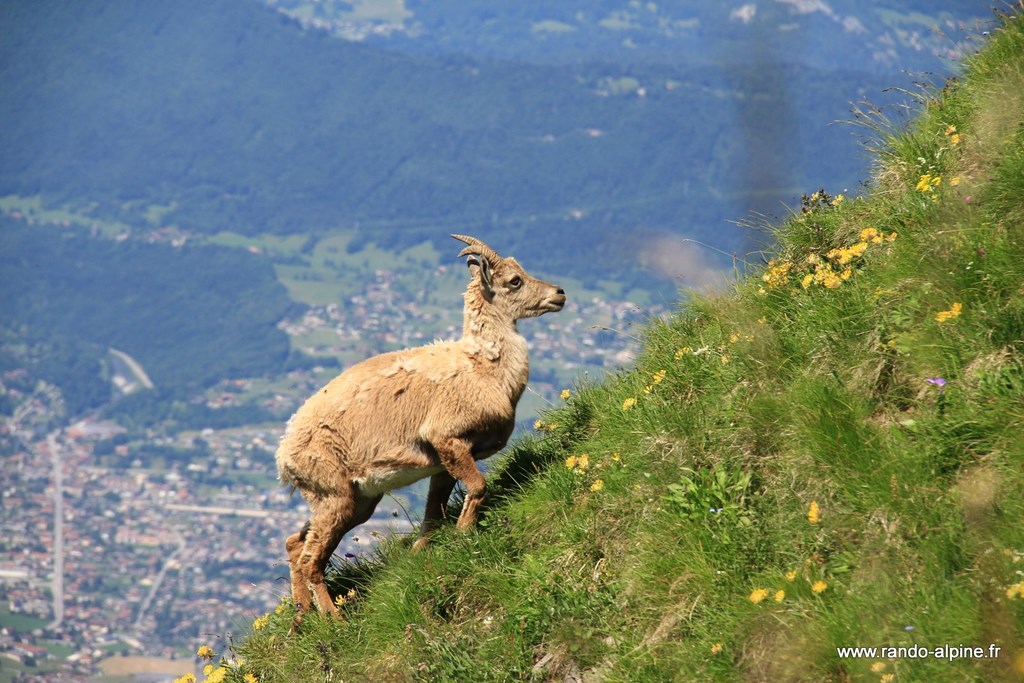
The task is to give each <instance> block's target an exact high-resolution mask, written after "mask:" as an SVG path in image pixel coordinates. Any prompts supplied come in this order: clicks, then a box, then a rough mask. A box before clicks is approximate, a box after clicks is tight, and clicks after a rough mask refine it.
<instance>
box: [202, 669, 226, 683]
mask: <svg viewBox="0 0 1024 683" xmlns="http://www.w3.org/2000/svg"><path fill="white" fill-rule="evenodd" d="M227 675H228V670H227V669H226V668H225V667H223V666H219V667H217V668H216V669H215V670H213V671H211V672H210V673H208V674H206V680H205V681H204V683H223V681H224V678H225V677H226V676H227Z"/></svg>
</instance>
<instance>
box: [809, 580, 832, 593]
mask: <svg viewBox="0 0 1024 683" xmlns="http://www.w3.org/2000/svg"><path fill="white" fill-rule="evenodd" d="M827 589H828V583H826V582H824V581H815V582H814V583H812V584H811V592H812V593H814V594H815V595H818V594H820V593H824V592H825V591H826V590H827Z"/></svg>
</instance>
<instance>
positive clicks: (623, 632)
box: [220, 13, 1024, 682]
mask: <svg viewBox="0 0 1024 683" xmlns="http://www.w3.org/2000/svg"><path fill="white" fill-rule="evenodd" d="M877 125H878V131H879V136H880V138H881V140H880V145H879V151H878V161H877V173H876V175H875V178H874V179H873V184H872V187H871V190H870V191H869V192H868V193H867V194H866V195H865V196H864V197H862V198H845V199H844V200H841V201H837V199H836V198H835V197H830V196H828V195H826V194H817V195H816V196H812V197H808V198H807V201H806V204H805V207H804V208H805V210H804V211H802V212H800V213H798V214H795V215H794V216H793V217H792V218H791V220H789V221H788V222H787V223H785V224H784V225H782V226H779V227H778V228H777V230H776V233H777V244H778V253H777V256H776V258H775V259H774V260H773V261H772V262H771V263H770V264H769V265H768V266H767V267H766V268H765V269H764V271H763V272H757V273H753V274H751V275H750V276H749V277H747V278H745V279H741V280H740V281H738V282H736V283H735V285H734V287H733V288H732V290H731V291H729V292H727V293H724V294H719V295H714V296H704V297H695V298H692V299H690V300H689V301H688V303H687V304H686V305H685V306H683V307H681V308H680V310H679V311H678V312H677V314H676V315H674V316H673V317H672V318H671V319H670V320H667V321H663V322H656V323H653V324H651V325H650V326H649V327H648V329H647V330H646V335H645V346H644V351H643V353H642V355H641V357H640V358H639V359H638V361H637V364H636V367H635V369H633V370H629V371H626V370H624V371H622V372H620V373H619V374H618V375H616V376H614V377H609V378H607V379H605V380H604V381H602V382H600V383H594V384H587V385H580V386H577V387H575V388H574V390H573V392H572V396H571V397H570V398H568V399H567V400H566V401H565V402H564V405H562V406H560V407H558V408H556V409H553V410H551V411H549V412H548V413H546V414H545V415H544V417H543V419H542V421H543V424H542V425H541V429H540V430H539V431H538V433H537V435H536V436H535V437H527V438H523V439H520V440H519V441H517V442H516V443H515V444H514V445H513V446H512V447H511V448H510V449H509V451H508V452H507V453H506V454H505V455H504V456H503V457H502V459H501V461H500V463H499V465H498V466H497V467H496V468H495V472H494V474H493V475H492V476H491V479H490V489H489V491H490V494H489V495H490V497H489V501H488V506H487V508H486V511H485V515H484V518H483V521H482V524H481V528H480V529H479V531H477V532H474V533H471V534H461V533H458V532H457V531H455V530H453V529H452V528H450V527H447V528H444V529H442V530H441V531H440V532H439V533H438V535H437V538H436V542H435V543H434V544H433V546H432V547H431V548H430V549H429V550H428V551H426V552H423V553H412V552H410V551H409V549H408V548H407V547H406V546H405V545H403V544H402V543H401V542H397V541H396V542H392V543H390V544H389V545H387V546H385V547H384V548H383V549H382V550H381V551H380V553H379V556H378V557H377V558H375V559H374V560H372V561H368V562H364V563H362V564H359V565H344V566H341V567H338V568H337V569H336V571H335V572H334V573H333V574H332V575H331V577H330V580H331V581H332V586H333V589H334V590H335V591H336V593H337V594H345V593H347V591H349V589H354V590H355V594H354V598H352V599H349V600H348V601H347V602H346V604H345V607H344V612H345V614H346V617H347V621H344V622H340V621H332V620H330V619H323V618H320V617H319V616H317V615H315V614H314V615H310V616H309V617H308V618H307V619H306V620H305V621H304V622H303V624H302V625H301V627H300V628H299V629H298V630H297V631H295V632H292V631H291V630H290V626H291V623H292V618H293V610H292V608H291V607H290V605H289V603H288V601H286V602H285V603H284V604H283V605H282V607H281V608H280V609H279V611H278V612H276V613H274V614H271V615H270V616H269V621H268V623H267V624H266V625H263V626H262V627H261V628H259V629H257V630H254V631H253V632H252V633H251V634H250V635H249V636H248V637H247V638H245V639H244V640H241V641H238V642H234V643H229V647H226V648H225V647H221V648H220V649H221V650H222V651H223V652H222V653H223V654H226V655H231V654H237V655H240V656H242V657H243V658H244V662H245V663H244V664H243V665H242V666H241V667H231V670H230V673H229V675H228V680H242V676H243V674H245V673H251V674H254V675H255V676H257V677H258V680H260V681H265V682H270V681H290V680H310V681H319V680H353V681H356V680H377V681H408V680H422V681H531V680H536V681H548V680H563V679H564V678H566V677H567V676H569V677H572V676H577V677H578V676H582V677H583V679H584V680H600V681H630V682H635V681H668V680H710V681H734V680H758V681H760V680H772V681H774V680H780V681H782V680H785V681H804V680H806V681H883V680H894V681H917V680H936V681H1004V680H1005V681H1010V680H1021V678H1022V677H1024V596H1022V595H1021V593H1020V592H1019V590H1015V588H1014V587H1021V583H1020V582H1021V581H1022V579H1024V524H1022V523H1021V520H1022V519H1024V439H1022V437H1024V428H1022V425H1024V341H1022V340H1024V277H1022V276H1024V19H1022V18H1021V16H1020V14H1019V13H1018V14H1017V15H1016V16H1014V17H1012V18H1007V19H1006V21H1005V24H1004V26H1003V27H1002V28H1001V29H1000V30H999V31H997V32H995V33H994V34H993V36H992V38H991V39H990V41H989V43H988V45H987V46H986V47H985V48H984V49H983V50H982V52H981V53H979V54H978V55H977V56H976V57H974V58H972V59H971V60H970V61H969V62H968V64H967V65H966V72H965V75H964V77H963V78H961V79H959V80H957V81H955V82H951V83H950V84H948V85H947V87H946V88H945V89H943V90H942V91H939V92H935V93H931V94H930V95H929V96H928V97H926V98H924V99H923V107H922V111H921V113H920V115H919V116H918V117H917V118H916V119H915V120H914V121H913V122H912V124H911V125H910V126H909V127H908V128H906V129H905V130H895V129H893V128H892V127H887V126H886V125H885V124H884V122H879V123H878V124H877ZM950 126H954V127H955V130H954V129H951V128H950ZM954 136H959V137H954ZM925 175H927V176H929V178H928V180H927V181H925V182H923V183H922V176H925ZM935 177H938V178H941V181H939V182H932V180H931V179H932V178H935ZM954 179H956V181H955V182H954ZM919 186H920V189H918V188H919ZM867 229H873V232H872V231H871V230H867ZM805 285H806V286H805ZM939 378H941V381H940V379H939ZM929 379H930V380H931V381H928V380H929ZM942 382H945V384H944V386H939V384H941V383H942ZM584 455H586V458H585V459H584V458H583V457H582V456H584ZM812 503H813V505H812ZM812 509H813V512H812ZM762 597H763V599H759V598H762ZM993 644H994V645H998V646H999V647H1000V648H1001V652H1000V656H998V657H994V658H987V657H986V658H979V659H971V658H960V659H955V660H953V661H947V660H945V659H939V658H936V657H935V656H929V657H927V658H911V657H899V658H894V659H893V658H885V657H881V656H878V657H874V658H862V659H854V658H840V657H839V656H838V654H837V650H836V648H837V647H841V646H864V647H871V646H894V647H896V646H913V645H918V646H923V647H926V648H929V649H931V648H936V647H939V646H942V645H954V646H960V645H966V646H972V647H974V646H977V647H981V648H984V649H985V652H986V654H987V653H988V651H989V650H988V648H989V646H990V645H993ZM222 645H223V644H222ZM890 674H891V675H892V677H891V678H889V677H888V676H889V675H890Z"/></svg>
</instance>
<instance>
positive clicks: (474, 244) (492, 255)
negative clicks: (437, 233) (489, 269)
mask: <svg viewBox="0 0 1024 683" xmlns="http://www.w3.org/2000/svg"><path fill="white" fill-rule="evenodd" d="M452 237H454V238H455V239H457V240H459V241H460V242H465V243H466V244H468V245H469V246H468V247H466V248H465V249H463V250H462V251H460V252H459V258H462V257H463V256H468V255H470V254H477V255H479V256H483V257H484V258H485V259H487V260H488V261H490V262H491V265H496V264H497V263H498V262H499V261H501V256H500V255H499V254H498V252H496V251H494V250H493V249H491V248H490V247H489V246H487V245H486V244H484V243H483V242H481V241H480V240H478V239H477V238H475V237H469V236H468V235H452Z"/></svg>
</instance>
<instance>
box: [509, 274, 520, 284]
mask: <svg viewBox="0 0 1024 683" xmlns="http://www.w3.org/2000/svg"><path fill="white" fill-rule="evenodd" d="M508 283H509V284H510V285H512V286H513V287H519V286H520V285H522V284H523V278H521V277H519V276H518V275H516V276H515V277H514V278H512V279H511V280H509V281H508Z"/></svg>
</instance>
